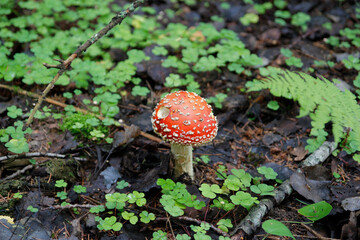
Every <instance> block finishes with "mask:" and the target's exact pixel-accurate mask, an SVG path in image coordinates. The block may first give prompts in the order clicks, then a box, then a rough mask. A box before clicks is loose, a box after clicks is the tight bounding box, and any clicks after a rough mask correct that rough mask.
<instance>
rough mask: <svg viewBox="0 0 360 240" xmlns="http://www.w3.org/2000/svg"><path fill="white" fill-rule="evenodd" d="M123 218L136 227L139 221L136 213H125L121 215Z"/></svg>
mask: <svg viewBox="0 0 360 240" xmlns="http://www.w3.org/2000/svg"><path fill="white" fill-rule="evenodd" d="M121 216H122V217H123V218H124V219H125V220H128V221H129V222H130V223H131V224H132V225H135V224H136V223H137V222H138V221H139V218H138V217H137V216H135V213H133V212H127V211H124V212H122V213H121Z"/></svg>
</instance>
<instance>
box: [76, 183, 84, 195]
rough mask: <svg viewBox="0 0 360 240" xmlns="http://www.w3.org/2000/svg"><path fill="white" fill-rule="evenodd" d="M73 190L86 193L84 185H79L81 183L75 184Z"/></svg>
mask: <svg viewBox="0 0 360 240" xmlns="http://www.w3.org/2000/svg"><path fill="white" fill-rule="evenodd" d="M74 192H76V193H79V194H80V193H86V187H84V186H81V185H75V186H74Z"/></svg>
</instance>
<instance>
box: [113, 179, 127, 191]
mask: <svg viewBox="0 0 360 240" xmlns="http://www.w3.org/2000/svg"><path fill="white" fill-rule="evenodd" d="M128 186H129V183H128V182H126V181H125V180H121V181H120V182H117V184H116V188H117V189H119V190H121V189H124V188H126V187H128Z"/></svg>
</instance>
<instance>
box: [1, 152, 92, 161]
mask: <svg viewBox="0 0 360 240" xmlns="http://www.w3.org/2000/svg"><path fill="white" fill-rule="evenodd" d="M32 157H50V158H70V157H71V156H66V155H63V154H57V153H41V152H32V153H25V154H19V155H8V156H3V157H0V162H2V161H6V160H12V159H19V158H32ZM72 158H73V159H75V160H77V161H86V160H87V159H86V158H80V157H72Z"/></svg>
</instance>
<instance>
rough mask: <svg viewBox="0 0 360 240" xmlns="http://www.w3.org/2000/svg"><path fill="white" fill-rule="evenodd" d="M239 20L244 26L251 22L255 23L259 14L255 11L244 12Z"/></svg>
mask: <svg viewBox="0 0 360 240" xmlns="http://www.w3.org/2000/svg"><path fill="white" fill-rule="evenodd" d="M239 20H240V22H241V23H242V25H244V26H249V25H250V24H252V23H257V22H258V21H259V15H257V14H256V13H245V15H244V16H242V17H241V18H240V19H239Z"/></svg>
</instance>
